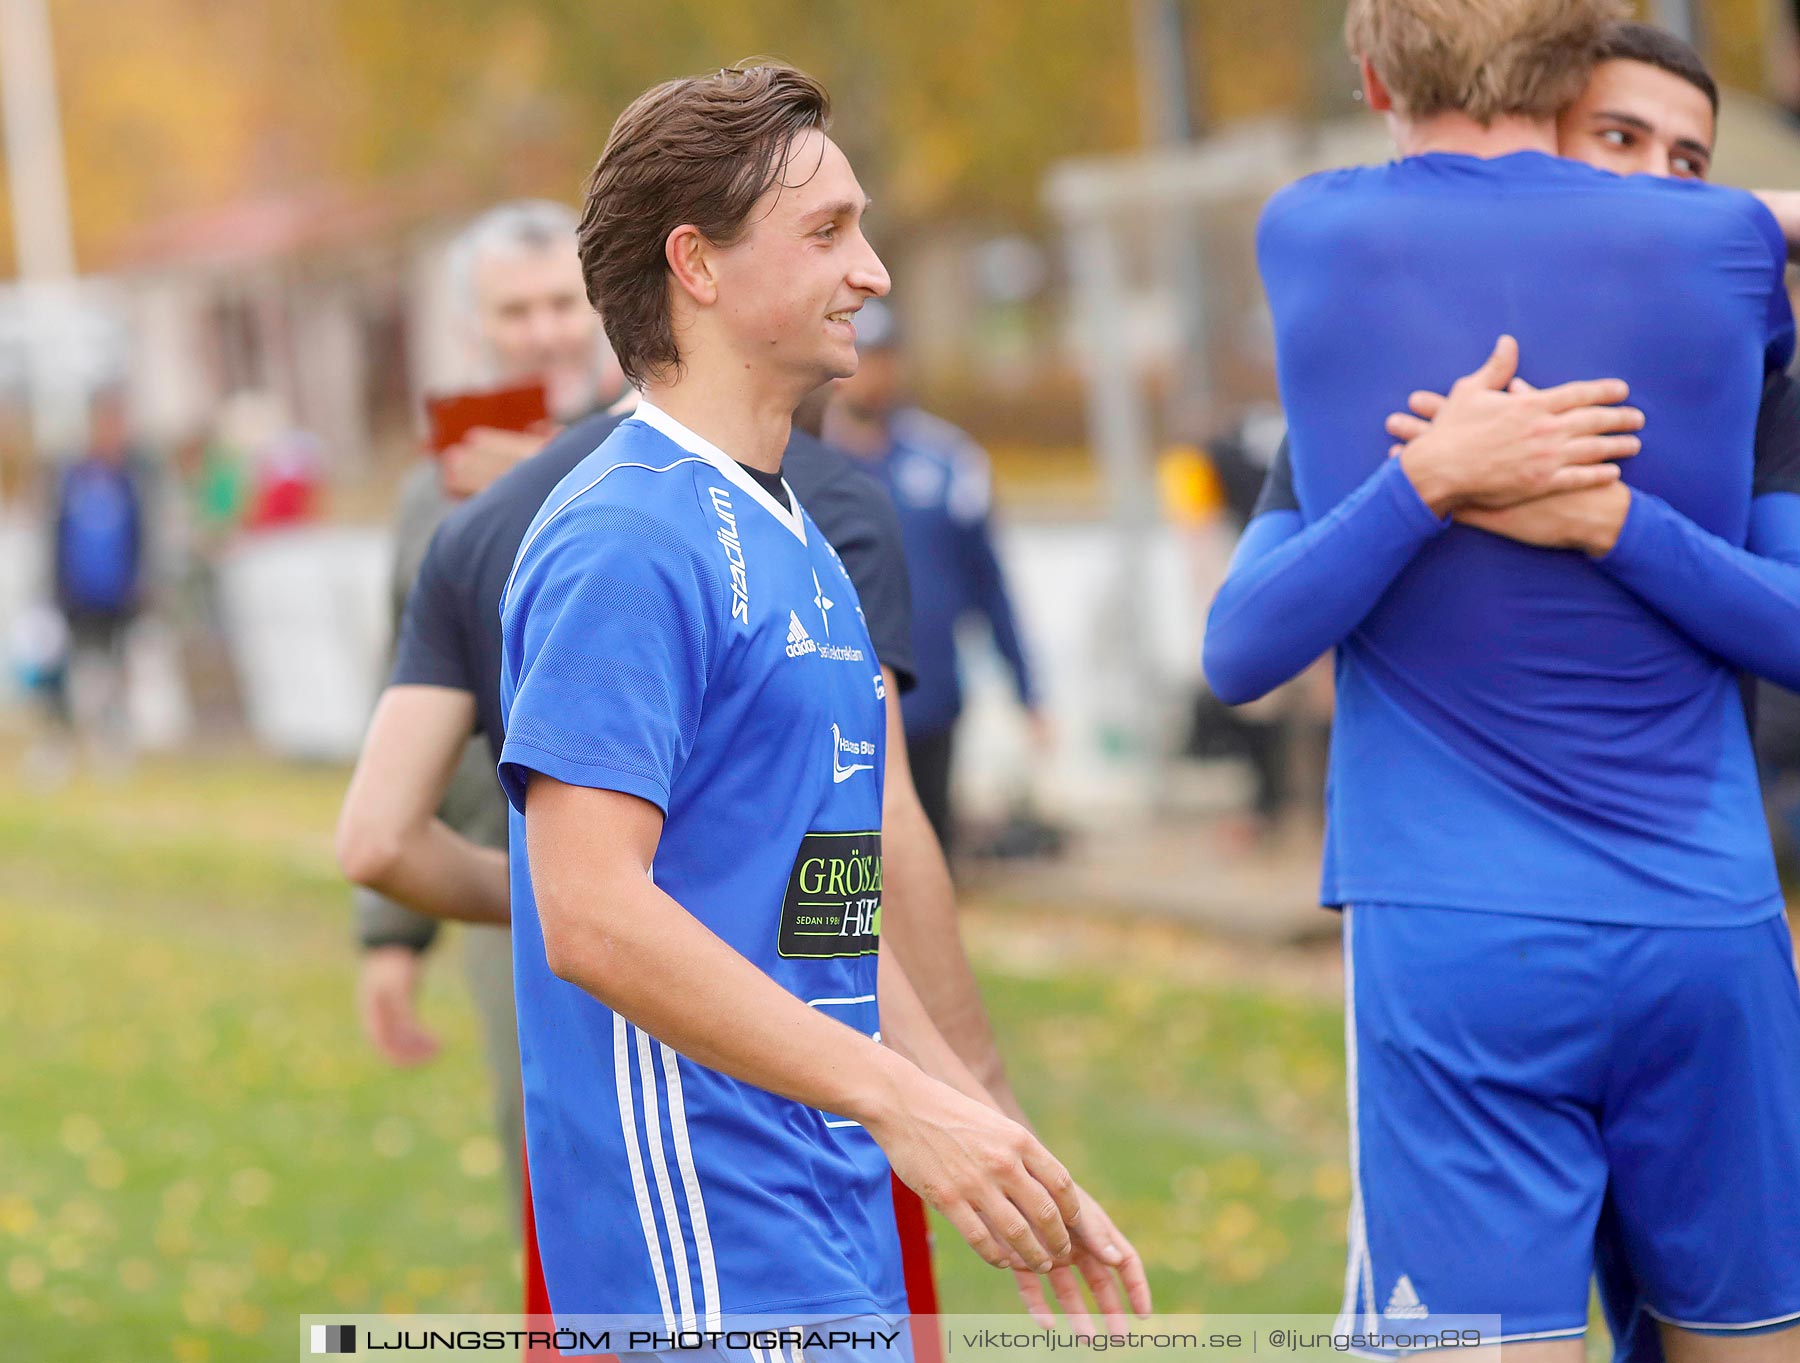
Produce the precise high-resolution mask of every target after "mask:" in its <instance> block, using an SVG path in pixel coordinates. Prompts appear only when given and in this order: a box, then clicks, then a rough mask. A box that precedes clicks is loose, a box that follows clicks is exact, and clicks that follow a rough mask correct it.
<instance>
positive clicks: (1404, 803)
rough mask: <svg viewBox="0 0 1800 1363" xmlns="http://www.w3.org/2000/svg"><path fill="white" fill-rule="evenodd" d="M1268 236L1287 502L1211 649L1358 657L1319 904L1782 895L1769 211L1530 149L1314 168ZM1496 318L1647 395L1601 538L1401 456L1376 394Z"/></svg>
mask: <svg viewBox="0 0 1800 1363" xmlns="http://www.w3.org/2000/svg"><path fill="white" fill-rule="evenodd" d="M1259 245H1260V250H1261V255H1262V264H1263V273H1264V279H1265V282H1266V284H1267V286H1268V289H1269V295H1270V301H1271V305H1272V309H1273V313H1274V317H1275V324H1276V336H1277V355H1278V368H1279V371H1280V377H1281V383H1282V395H1283V400H1284V403H1285V405H1286V406H1287V408H1288V411H1289V414H1290V418H1291V420H1292V422H1293V426H1292V430H1291V439H1292V450H1291V465H1290V468H1291V475H1292V476H1291V493H1290V495H1288V496H1286V498H1285V499H1284V498H1282V497H1281V496H1280V495H1279V494H1277V495H1276V496H1274V497H1272V498H1271V499H1270V500H1269V502H1268V503H1267V504H1266V505H1265V507H1264V508H1263V510H1262V512H1261V514H1259V515H1258V516H1256V517H1255V518H1254V519H1253V521H1252V524H1251V526H1250V529H1249V531H1248V532H1247V533H1246V536H1245V540H1244V543H1243V544H1242V545H1241V546H1240V548H1239V552H1238V555H1237V557H1236V559H1235V560H1234V562H1233V566H1232V570H1231V572H1230V574H1229V575H1228V580H1227V583H1226V586H1225V588H1224V590H1223V591H1221V593H1220V596H1219V599H1218V601H1217V603H1216V604H1215V607H1214V613H1213V619H1212V620H1211V622H1210V623H1209V630H1208V639H1207V655H1206V669H1207V675H1208V678H1209V680H1210V681H1211V682H1212V684H1213V685H1214V687H1215V689H1216V690H1218V692H1219V694H1220V695H1221V696H1224V697H1225V698H1227V699H1230V700H1242V699H1248V698H1249V697H1251V696H1253V695H1256V694H1260V693H1261V692H1262V691H1263V690H1266V689H1267V688H1268V687H1270V686H1272V685H1275V684H1277V683H1278V682H1280V681H1282V680H1285V679H1286V678H1287V677H1289V676H1291V675H1293V674H1294V673H1295V672H1297V671H1298V670H1299V669H1300V668H1301V667H1303V666H1305V664H1306V663H1307V662H1309V661H1310V660H1311V659H1312V658H1313V657H1315V656H1317V655H1318V654H1319V653H1320V652H1322V651H1324V650H1325V649H1327V648H1331V647H1334V646H1335V647H1336V650H1337V657H1336V671H1337V681H1338V710H1337V722H1336V725H1335V728H1334V733H1333V740H1332V743H1333V753H1332V771H1331V779H1330V783H1329V791H1328V797H1327V798H1328V816H1329V817H1328V835H1327V847H1326V863H1325V873H1324V884H1323V887H1322V898H1323V899H1324V900H1325V902H1327V903H1345V902H1356V901H1359V900H1360V901H1375V902H1392V903H1402V904H1405V903H1415V904H1433V905H1438V906H1442V907H1457V908H1467V909H1484V910H1496V911H1502V912H1516V913H1530V914H1539V915H1545V916H1554V917H1568V918H1577V919H1585V920H1588V921H1603V922H1604V921H1610V922H1629V923H1658V924H1689V925H1698V924H1724V923H1730V922H1748V921H1754V920H1755V919H1757V918H1759V917H1762V916H1765V915H1767V914H1768V913H1771V912H1775V911H1778V909H1779V905H1780V902H1781V901H1780V895H1779V890H1778V886H1777V884H1776V881H1775V876H1774V867H1773V858H1772V855H1771V853H1770V849H1769V843H1768V836H1767V831H1766V828H1765V826H1764V824H1763V821H1762V818H1761V805H1760V795H1759V791H1758V788H1757V781H1756V772H1755V766H1754V762H1753V759H1752V756H1751V751H1750V744H1749V739H1748V734H1747V731H1746V728H1745V724H1744V717H1743V710H1742V706H1741V704H1740V703H1739V697H1738V691H1737V685H1736V670H1737V669H1738V668H1739V667H1747V668H1750V669H1752V670H1755V671H1758V672H1761V673H1763V674H1764V675H1771V676H1774V677H1775V678H1776V679H1777V680H1788V679H1791V678H1794V677H1796V676H1800V645H1797V644H1796V642H1795V641H1796V640H1800V568H1796V567H1795V564H1796V563H1800V552H1797V546H1800V534H1796V533H1795V532H1796V528H1797V527H1800V497H1797V496H1796V493H1797V492H1800V486H1797V485H1796V484H1795V480H1794V478H1793V474H1792V471H1791V469H1789V470H1787V471H1785V472H1783V471H1781V470H1779V469H1777V468H1775V467H1774V466H1773V465H1770V466H1767V467H1765V466H1761V465H1755V464H1754V463H1753V457H1752V450H1753V447H1754V446H1755V443H1756V442H1755V438H1754V437H1755V430H1756V423H1757V414H1758V409H1759V400H1760V398H1761V396H1762V386H1763V374H1764V372H1765V370H1766V369H1767V368H1769V367H1771V366H1776V365H1781V364H1785V362H1786V360H1787V358H1788V357H1789V356H1790V355H1791V349H1792V337H1793V330H1792V327H1793V323H1792V317H1791V315H1790V313H1789V311H1788V307H1787V300H1786V295H1785V292H1784V291H1783V289H1782V283H1781V279H1782V267H1783V262H1784V256H1785V250H1784V247H1783V244H1782V242H1781V240H1780V237H1779V233H1778V232H1777V231H1776V230H1775V226H1774V223H1773V221H1772V220H1771V219H1769V218H1768V216H1767V214H1766V213H1765V212H1763V210H1762V209H1761V208H1760V207H1759V206H1758V205H1756V204H1755V203H1754V201H1753V200H1751V199H1749V198H1748V197H1747V196H1743V195H1739V194H1735V193H1731V192H1728V191H1721V190H1709V189H1706V188H1704V187H1700V186H1692V185H1685V186H1681V185H1673V184H1670V183H1668V182H1659V181H1650V180H1646V179H1642V178H1635V179H1631V180H1620V179H1617V178H1616V177H1612V176H1608V175H1606V174H1604V173H1603V172H1597V171H1593V170H1591V169H1589V168H1586V167H1582V166H1578V165H1575V164H1574V163H1571V162H1564V161H1559V160H1556V159H1555V158H1551V157H1547V156H1542V155H1539V154H1536V153H1525V154H1520V155H1517V156H1509V157H1500V158H1495V159H1493V160H1487V161H1483V160H1478V159H1476V158H1471V157H1459V156H1426V157H1417V158H1411V159H1409V160H1406V161H1401V162H1397V163H1394V164H1393V165H1390V166H1385V167H1378V168H1371V169H1366V170H1358V171H1345V172H1334V173H1332V174H1329V175H1326V176H1318V177H1313V178H1312V179H1310V180H1307V181H1302V182H1301V183H1300V184H1299V185H1297V186H1294V187H1293V188H1291V189H1289V190H1288V191H1285V192H1284V194H1283V195H1281V196H1278V197H1277V198H1276V200H1274V201H1272V203H1271V204H1270V207H1269V209H1268V210H1267V212H1266V213H1265V217H1264V222H1263V227H1262V233H1261V239H1260V242H1259ZM1501 332H1511V333H1512V334H1514V335H1517V336H1518V337H1519V338H1520V341H1521V350H1522V354H1523V356H1524V365H1525V376H1526V377H1527V378H1529V379H1531V381H1532V382H1534V383H1537V384H1539V385H1546V384H1552V383H1558V382H1562V381H1564V380H1566V379H1571V378H1577V377H1586V376H1591V375H1593V374H1614V375H1618V376H1619V377H1622V378H1625V379H1626V380H1627V381H1628V382H1630V383H1631V385H1632V401H1633V402H1634V403H1635V404H1637V405H1639V406H1642V407H1643V408H1644V409H1645V411H1646V413H1647V416H1648V418H1649V420H1648V425H1647V427H1646V430H1645V434H1644V440H1645V445H1644V450H1643V452H1642V453H1641V454H1639V455H1638V456H1637V457H1636V458H1635V459H1633V460H1631V461H1629V462H1628V464H1627V465H1626V470H1625V476H1626V480H1627V482H1628V484H1629V485H1630V486H1631V488H1632V492H1633V503H1632V507H1631V510H1630V513H1629V515H1628V517H1627V520H1626V525H1625V528H1624V530H1623V531H1622V533H1621V535H1620V540H1619V544H1618V545H1617V546H1616V547H1615V548H1614V550H1613V551H1612V553H1611V554H1609V555H1607V556H1606V558H1605V559H1603V560H1601V561H1598V562H1595V561H1590V560H1589V559H1588V558H1587V557H1586V556H1585V555H1582V554H1579V553H1571V552H1556V551H1548V550H1541V549H1534V548H1530V547H1527V546H1523V545H1519V544H1515V543H1513V542H1511V541H1508V540H1504V539H1501V538H1499V537H1497V536H1492V535H1486V534H1483V533H1482V532H1480V531H1476V530H1473V529H1470V528H1467V527H1464V526H1456V525H1448V524H1446V523H1444V522H1442V521H1440V520H1438V518H1436V517H1434V516H1432V515H1431V514H1430V512H1429V511H1428V510H1427V509H1426V508H1425V507H1424V505H1423V504H1422V503H1421V502H1420V501H1419V499H1418V497H1417V495H1416V494H1415V493H1414V492H1413V489H1412V487H1411V484H1410V483H1409V482H1407V480H1406V478H1405V476H1404V473H1403V471H1402V470H1401V469H1400V467H1399V466H1398V463H1397V461H1393V460H1389V459H1388V458H1387V455H1386V450H1387V445H1388V443H1389V442H1388V439H1387V437H1386V435H1385V433H1384V432H1383V430H1382V419H1383V417H1384V415H1385V414H1386V413H1387V412H1389V411H1392V410H1395V409H1397V408H1399V407H1402V406H1403V405H1404V402H1405V397H1406V394H1407V393H1408V392H1409V391H1411V390H1412V389H1414V388H1417V387H1421V386H1431V387H1436V388H1438V389H1439V390H1440V391H1442V390H1443V389H1445V388H1447V386H1448V385H1449V383H1450V382H1451V381H1452V380H1453V379H1454V378H1455V377H1456V376H1457V375H1458V374H1459V373H1462V372H1466V371H1467V370H1469V369H1472V368H1473V367H1474V366H1475V364H1476V362H1478V361H1479V359H1480V358H1481V355H1482V353H1483V352H1484V351H1485V349H1486V348H1487V347H1488V346H1490V345H1491V344H1492V341H1493V337H1494V336H1495V335H1497V334H1499V333H1501ZM1777 406H1779V404H1777ZM1769 415H1770V414H1768V413H1765V422H1766V421H1767V419H1768V417H1769ZM1774 416H1775V419H1776V420H1781V419H1782V418H1781V417H1780V415H1779V412H1778V411H1776V412H1775V413H1774ZM1792 416H1793V413H1792V410H1791V406H1790V409H1789V416H1788V417H1787V418H1786V419H1787V420H1790V421H1791V420H1792ZM1753 499H1754V504H1753ZM1284 500H1285V504H1283V503H1284Z"/></svg>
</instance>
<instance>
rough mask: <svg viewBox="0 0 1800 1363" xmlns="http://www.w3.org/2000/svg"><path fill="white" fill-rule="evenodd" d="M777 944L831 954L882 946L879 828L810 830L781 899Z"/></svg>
mask: <svg viewBox="0 0 1800 1363" xmlns="http://www.w3.org/2000/svg"><path fill="white" fill-rule="evenodd" d="M776 945H777V949H778V950H779V951H780V952H781V954H782V955H783V956H786V957H789V958H795V957H798V958H802V959H809V960H828V959H831V958H833V957H839V956H869V955H872V954H874V953H875V952H876V951H879V950H880V948H881V834H880V832H878V831H874V830H871V831H868V832H863V833H808V834H807V835H806V836H805V837H803V838H802V839H800V853H799V855H798V856H796V857H795V858H794V869H793V872H792V873H791V874H790V875H789V876H788V884H787V893H786V894H785V895H784V896H783V897H782V901H781V928H780V933H779V936H778V938H777V943H776Z"/></svg>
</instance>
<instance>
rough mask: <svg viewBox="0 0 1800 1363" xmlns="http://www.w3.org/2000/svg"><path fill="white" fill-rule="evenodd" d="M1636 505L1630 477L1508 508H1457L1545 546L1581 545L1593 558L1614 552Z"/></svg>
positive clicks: (1467, 517)
mask: <svg viewBox="0 0 1800 1363" xmlns="http://www.w3.org/2000/svg"><path fill="white" fill-rule="evenodd" d="M1630 510H1631V489H1630V488H1629V487H1627V486H1626V485H1625V484H1624V483H1611V484H1608V485H1607V486H1606V487H1593V488H1586V489H1584V490H1583V491H1581V492H1561V493H1558V494H1556V495H1555V496H1553V497H1540V498H1538V499H1537V500H1536V501H1535V502H1521V503H1520V504H1519V505H1518V506H1509V507H1507V508H1506V509H1505V510H1504V511H1480V510H1476V509H1474V508H1471V509H1469V510H1467V511H1459V512H1457V513H1456V519H1457V521H1458V522H1459V523H1460V524H1462V525H1470V526H1473V527H1475V529H1477V530H1485V531H1487V532H1488V533H1489V534H1491V535H1500V536H1502V537H1504V538H1506V539H1509V540H1517V541H1518V542H1519V543H1520V544H1534V545H1537V546H1538V547H1540V548H1543V549H1579V550H1581V551H1582V552H1583V553H1584V554H1588V555H1589V556H1591V557H1593V558H1600V557H1602V556H1603V555H1605V554H1609V553H1611V552H1612V547H1613V545H1615V544H1617V543H1618V540H1619V531H1620V530H1621V529H1622V528H1624V525H1625V515H1626V513H1627V512H1628V511H1630Z"/></svg>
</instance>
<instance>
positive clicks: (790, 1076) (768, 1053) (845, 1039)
mask: <svg viewBox="0 0 1800 1363" xmlns="http://www.w3.org/2000/svg"><path fill="white" fill-rule="evenodd" d="M534 861H535V859H534ZM576 893H577V894H578V895H579V896H580V898H581V899H582V900H585V901H586V902H587V903H588V904H590V905H604V906H605V908H604V910H603V911H602V912H601V913H598V914H593V915H592V916H588V917H586V918H585V919H582V918H574V917H567V918H564V921H563V924H562V926H561V928H560V929H558V928H556V927H552V926H550V925H549V924H547V925H546V931H545V946H546V949H547V952H548V955H549V964H550V968H551V970H552V971H554V972H555V973H556V974H557V975H558V976H559V977H561V978H562V979H564V980H567V981H568V982H569V983H571V984H573V985H576V986H577V987H579V988H581V989H585V990H586V991H587V992H588V993H590V994H592V995H593V996H594V997H595V998H597V999H599V1000H600V1001H601V1002H602V1003H604V1004H606V1006H607V1007H609V1008H611V1009H612V1010H613V1011H614V1012H616V1013H618V1014H619V1015H620V1016H621V1017H623V1018H624V1019H625V1020H626V1021H628V1022H630V1023H632V1024H634V1025H635V1026H637V1027H638V1028H640V1029H641V1030H643V1031H645V1032H648V1033H649V1034H650V1035H651V1036H653V1037H655V1038H656V1039H657V1040H658V1041H661V1042H663V1043H664V1044H666V1045H668V1046H669V1047H671V1048H672V1049H674V1050H676V1051H679V1052H680V1053H681V1054H682V1055H685V1056H687V1057H688V1058H689V1059H690V1060H692V1061H694V1062H695V1063H696V1064H699V1065H704V1066H706V1067H707V1068H709V1069H715V1070H718V1071H720V1072H721V1073H724V1074H728V1075H730V1076H731V1077H732V1078H734V1079H740V1080H742V1081H743V1082H745V1083H747V1084H754V1085H755V1086H756V1087H758V1088H763V1089H767V1090H769V1091H770V1092H771V1093H778V1094H780V1095H781V1096H783V1097H785V1098H792V1099H793V1100H794V1101H796V1102H800V1103H805V1104H807V1105H808V1106H809V1107H816V1108H819V1109H821V1110H822V1111H825V1112H831V1113H836V1114H838V1115H840V1116H844V1117H850V1118H852V1119H854V1120H856V1121H859V1122H862V1123H864V1125H868V1124H869V1123H870V1121H871V1120H872V1119H876V1118H878V1117H879V1116H881V1115H885V1112H886V1111H887V1109H888V1107H889V1106H890V1105H891V1104H892V1103H893V1101H894V1098H893V1093H894V1085H893V1084H892V1083H891V1082H890V1076H891V1075H892V1068H891V1067H892V1066H893V1065H894V1064H895V1063H904V1062H901V1061H900V1057H899V1056H898V1054H897V1053H895V1052H891V1051H887V1050H884V1049H883V1048H882V1047H881V1045H880V1044H878V1043H877V1042H875V1041H874V1040H873V1039H872V1038H870V1037H866V1036H864V1035H862V1034H861V1033H860V1032H857V1031H856V1030H855V1029H853V1028H851V1027H847V1026H845V1025H844V1024H843V1023H841V1022H839V1021H838V1020H837V1019H835V1018H832V1017H829V1016H827V1015H826V1014H824V1013H821V1012H819V1011H818V1010H817V1009H815V1008H810V1007H808V1006H807V1005H806V1004H805V1003H803V1002H801V1001H800V1000H799V999H797V998H795V997H794V996H793V995H792V994H790V993H788V992H787V991H786V990H785V989H783V988H782V987H781V986H780V985H778V984H776V983H775V982H774V981H773V980H771V979H770V978H769V977H768V976H766V975H764V974H763V973H762V972H761V971H760V970H758V969H757V968H756V967H755V966H754V965H752V964H751V963H750V962H749V961H747V960H746V959H745V958H744V957H743V956H741V955H739V954H738V953H737V952H736V951H734V950H733V949H732V948H731V947H730V946H728V945H727V944H726V943H725V942H723V941H722V940H720V938H718V937H717V936H716V935H714V934H713V933H712V932H711V931H710V930H709V929H708V928H707V927H706V926H705V925H704V924H702V923H701V922H700V921H699V920H698V919H696V918H695V917H694V916H693V915H692V914H691V913H689V912H688V911H687V910H686V909H684V908H682V907H681V905H680V904H678V903H677V902H676V901H675V900H674V899H672V898H670V897H669V896H668V895H667V894H666V893H664V892H663V891H662V890H660V889H658V888H657V887H656V886H655V885H654V884H653V883H652V882H651V881H650V879H649V877H648V876H636V875H633V876H626V877H622V878H620V879H617V880H609V881H608V882H606V883H603V884H592V883H590V884H588V885H585V886H583V887H581V889H580V890H578V891H576ZM556 895H557V891H556V889H555V887H554V885H553V884H540V885H539V886H538V902H539V909H540V912H544V911H546V909H547V904H548V903H549V902H554V899H555V898H556ZM550 912H553V913H557V914H558V916H559V917H562V916H563V915H562V914H561V913H560V912H558V911H556V910H550ZM576 912H577V913H579V912H580V911H579V910H577V911H576ZM696 980H704V981H705V982H706V986H705V988H703V989H702V988H696V987H695V985H694V981H696Z"/></svg>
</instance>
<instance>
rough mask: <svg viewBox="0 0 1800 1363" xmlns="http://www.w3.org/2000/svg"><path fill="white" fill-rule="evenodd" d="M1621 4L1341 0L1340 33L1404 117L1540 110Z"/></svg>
mask: <svg viewBox="0 0 1800 1363" xmlns="http://www.w3.org/2000/svg"><path fill="white" fill-rule="evenodd" d="M1628 13H1629V7H1628V6H1627V4H1626V3H1625V0H1350V7H1349V11H1348V13H1346V14H1345V16H1344V41H1345V43H1346V44H1348V46H1349V48H1350V52H1351V55H1353V56H1356V57H1359V58H1367V60H1368V62H1369V64H1370V65H1371V66H1373V67H1374V68H1375V74H1376V75H1377V76H1379V77H1381V83H1382V84H1383V85H1385V86H1387V88H1388V92H1389V93H1390V94H1391V95H1392V96H1393V97H1394V107H1395V108H1396V109H1397V110H1398V111H1399V112H1400V113H1403V114H1405V115H1406V116H1408V117H1409V118H1429V117H1430V116H1431V115H1433V114H1441V113H1462V114H1467V115H1468V116H1469V117H1470V118H1473V119H1475V120H1477V121H1478V122H1480V123H1483V124H1487V123H1492V122H1493V121H1494V120H1495V119H1496V118H1502V117H1506V116H1508V115H1515V116H1518V117H1521V118H1549V117H1552V116H1554V115H1555V114H1557V113H1559V112H1561V110H1562V109H1563V108H1564V106H1566V105H1567V104H1569V103H1570V102H1571V101H1572V100H1574V98H1575V96H1576V95H1578V94H1580V93H1581V88H1582V86H1583V85H1585V84H1586V83H1587V78H1588V72H1589V71H1590V70H1591V69H1592V68H1593V65H1594V61H1595V58H1596V57H1597V55H1598V54H1599V51H1600V45H1601V41H1602V39H1603V38H1604V37H1605V35H1606V32H1607V29H1608V26H1609V25H1611V24H1613V23H1615V22H1617V21H1618V20H1620V19H1624V18H1626V17H1628Z"/></svg>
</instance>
